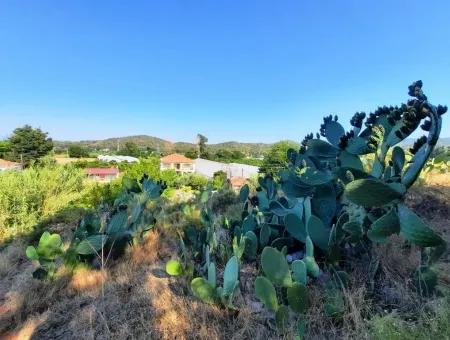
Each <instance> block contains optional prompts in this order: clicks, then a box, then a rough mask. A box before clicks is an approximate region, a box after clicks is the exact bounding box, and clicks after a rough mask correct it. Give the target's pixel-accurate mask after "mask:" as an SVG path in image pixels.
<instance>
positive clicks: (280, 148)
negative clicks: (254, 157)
mask: <svg viewBox="0 0 450 340" xmlns="http://www.w3.org/2000/svg"><path fill="white" fill-rule="evenodd" d="M297 147H298V145H297V144H295V143H293V142H290V141H281V142H278V143H275V144H274V145H273V146H272V147H271V148H270V151H269V152H268V153H267V155H265V156H264V160H263V163H262V165H261V167H260V172H262V173H265V174H274V175H276V174H278V172H279V171H280V170H281V169H284V168H286V167H287V165H288V158H287V156H286V155H287V151H288V150H289V149H292V148H297Z"/></svg>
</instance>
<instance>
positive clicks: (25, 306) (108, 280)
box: [0, 185, 450, 340]
mask: <svg viewBox="0 0 450 340" xmlns="http://www.w3.org/2000/svg"><path fill="white" fill-rule="evenodd" d="M406 202H407V204H408V205H409V206H410V207H412V208H413V209H414V210H415V211H416V213H417V214H419V215H420V216H421V217H422V218H423V219H424V220H425V221H427V222H428V223H429V224H430V225H431V226H432V227H433V228H434V229H436V230H437V231H439V232H440V233H441V235H443V236H444V237H445V238H446V240H447V241H450V235H449V225H448V224H449V214H450V187H446V186H439V185H434V186H427V187H414V188H412V189H411V191H410V192H409V193H408V196H407V200H406ZM67 227H68V228H74V225H72V226H67ZM54 228H55V229H60V228H61V226H57V225H55V226H54ZM25 248H26V245H25V244H23V243H20V242H15V243H13V244H11V245H9V246H8V247H7V248H5V249H4V250H3V251H2V252H1V253H0V339H1V340H4V339H8V340H13V339H17V340H19V339H20V340H22V339H84V340H86V339H269V338H270V339H283V338H286V339H292V338H293V337H294V330H293V329H289V330H288V331H287V332H286V333H285V334H284V335H280V334H278V333H277V332H276V331H275V329H274V327H273V326H272V324H271V322H270V321H268V320H270V319H271V318H270V317H269V318H268V316H270V315H268V313H267V312H266V311H265V309H263V308H261V305H260V304H259V303H258V301H256V300H252V296H253V293H252V291H253V282H254V278H255V276H256V275H257V272H256V269H255V266H254V265H251V264H250V265H244V266H243V267H242V268H241V277H240V285H239V290H238V293H237V297H236V305H237V306H238V307H240V309H239V310H238V311H234V310H225V309H222V308H220V307H217V306H210V305H206V304H204V303H202V302H200V301H198V300H197V299H195V298H194V297H192V294H190V293H189V288H188V284H187V282H185V281H183V279H179V278H178V279H177V278H171V277H168V276H167V275H166V274H165V271H164V264H165V262H166V261H167V260H168V259H170V258H173V257H175V256H176V253H177V244H175V243H174V241H173V238H172V237H170V236H168V235H166V234H165V231H164V230H156V231H154V232H152V233H150V234H149V236H148V237H147V238H146V241H145V243H144V244H142V245H139V246H136V247H132V248H130V249H129V250H128V252H127V254H126V256H125V257H124V258H121V259H120V260H117V261H116V262H111V263H109V264H108V266H107V269H105V270H103V271H102V270H100V269H98V270H93V269H79V270H77V271H76V272H75V273H74V274H73V275H72V274H69V273H64V269H62V271H61V272H60V273H59V274H60V275H59V278H58V279H57V280H56V281H54V282H52V283H47V282H43V281H39V280H35V279H33V278H32V275H31V274H32V272H33V270H34V267H33V265H32V264H31V263H30V261H28V259H26V257H25V254H24V253H25ZM378 252H379V254H380V262H381V274H380V277H379V279H378V280H379V281H378V282H383V285H382V287H381V288H380V289H379V290H378V293H377V295H375V297H376V298H377V299H378V300H379V301H381V302H380V303H378V304H374V303H373V301H372V299H374V295H373V294H372V295H370V294H369V293H368V288H367V268H364V264H363V263H362V264H361V266H360V267H358V263H356V265H355V267H354V268H352V273H351V275H352V289H351V291H348V292H346V301H347V305H348V313H347V314H346V316H345V317H344V320H342V322H341V323H340V324H335V323H333V322H332V321H330V319H329V318H326V317H324V313H323V306H322V303H321V292H320V287H316V286H312V287H311V290H310V292H311V293H310V294H311V301H312V303H311V304H312V305H311V307H310V309H309V311H308V315H307V324H308V330H307V338H308V339H325V338H327V339H354V338H369V333H368V327H367V321H366V320H367V318H368V316H369V315H370V314H371V313H374V312H376V313H383V312H385V311H383V310H384V309H386V308H388V307H386V306H389V308H390V309H392V308H398V309H399V311H400V312H402V311H403V312H404V313H408V312H411V314H413V312H414V311H415V310H416V309H417V308H418V307H417V305H418V302H417V296H415V295H414V294H412V293H410V292H409V291H408V290H407V285H408V283H407V279H406V278H407V277H409V274H410V270H411V268H414V266H416V265H417V254H418V252H417V250H416V249H404V246H403V243H402V242H401V241H400V240H395V239H394V240H393V241H392V242H391V243H390V244H389V245H387V246H381V247H380V248H379V249H378ZM399 252H401V253H402V255H403V256H398V254H399ZM448 262H449V258H448V257H447V259H446V261H445V262H444V263H443V264H442V266H443V268H444V270H445V273H446V275H443V277H442V278H441V280H443V283H444V284H448V285H450V280H449V282H448V283H446V282H445V280H446V277H447V279H448V278H449V275H448V274H449V273H450V271H449V270H448ZM219 270H220V268H219ZM393 306H394V307H393ZM395 306H398V307H395Z"/></svg>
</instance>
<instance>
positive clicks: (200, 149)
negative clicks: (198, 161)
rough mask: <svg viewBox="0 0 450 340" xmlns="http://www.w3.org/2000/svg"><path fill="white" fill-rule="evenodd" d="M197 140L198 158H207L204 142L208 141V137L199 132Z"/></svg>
mask: <svg viewBox="0 0 450 340" xmlns="http://www.w3.org/2000/svg"><path fill="white" fill-rule="evenodd" d="M197 141H198V153H199V156H200V158H206V159H208V157H209V154H208V152H207V150H206V143H208V138H207V137H206V136H203V135H202V134H200V133H199V134H198V135H197Z"/></svg>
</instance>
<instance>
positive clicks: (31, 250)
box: [25, 246, 39, 261]
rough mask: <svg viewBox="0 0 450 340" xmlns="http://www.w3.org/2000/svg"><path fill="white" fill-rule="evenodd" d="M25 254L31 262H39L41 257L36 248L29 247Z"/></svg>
mask: <svg viewBox="0 0 450 340" xmlns="http://www.w3.org/2000/svg"><path fill="white" fill-rule="evenodd" d="M25 253H26V255H27V257H28V258H29V259H30V260H33V261H37V260H39V255H38V253H37V251H36V248H35V247H33V246H28V247H27V250H26V251H25Z"/></svg>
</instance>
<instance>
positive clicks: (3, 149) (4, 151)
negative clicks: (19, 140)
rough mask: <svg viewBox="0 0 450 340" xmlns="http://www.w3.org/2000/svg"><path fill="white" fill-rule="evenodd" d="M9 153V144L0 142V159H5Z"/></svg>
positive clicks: (4, 141)
mask: <svg viewBox="0 0 450 340" xmlns="http://www.w3.org/2000/svg"><path fill="white" fill-rule="evenodd" d="M10 152H11V144H10V143H9V141H7V140H2V141H0V158H7V156H8V154H9V153H10Z"/></svg>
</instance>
